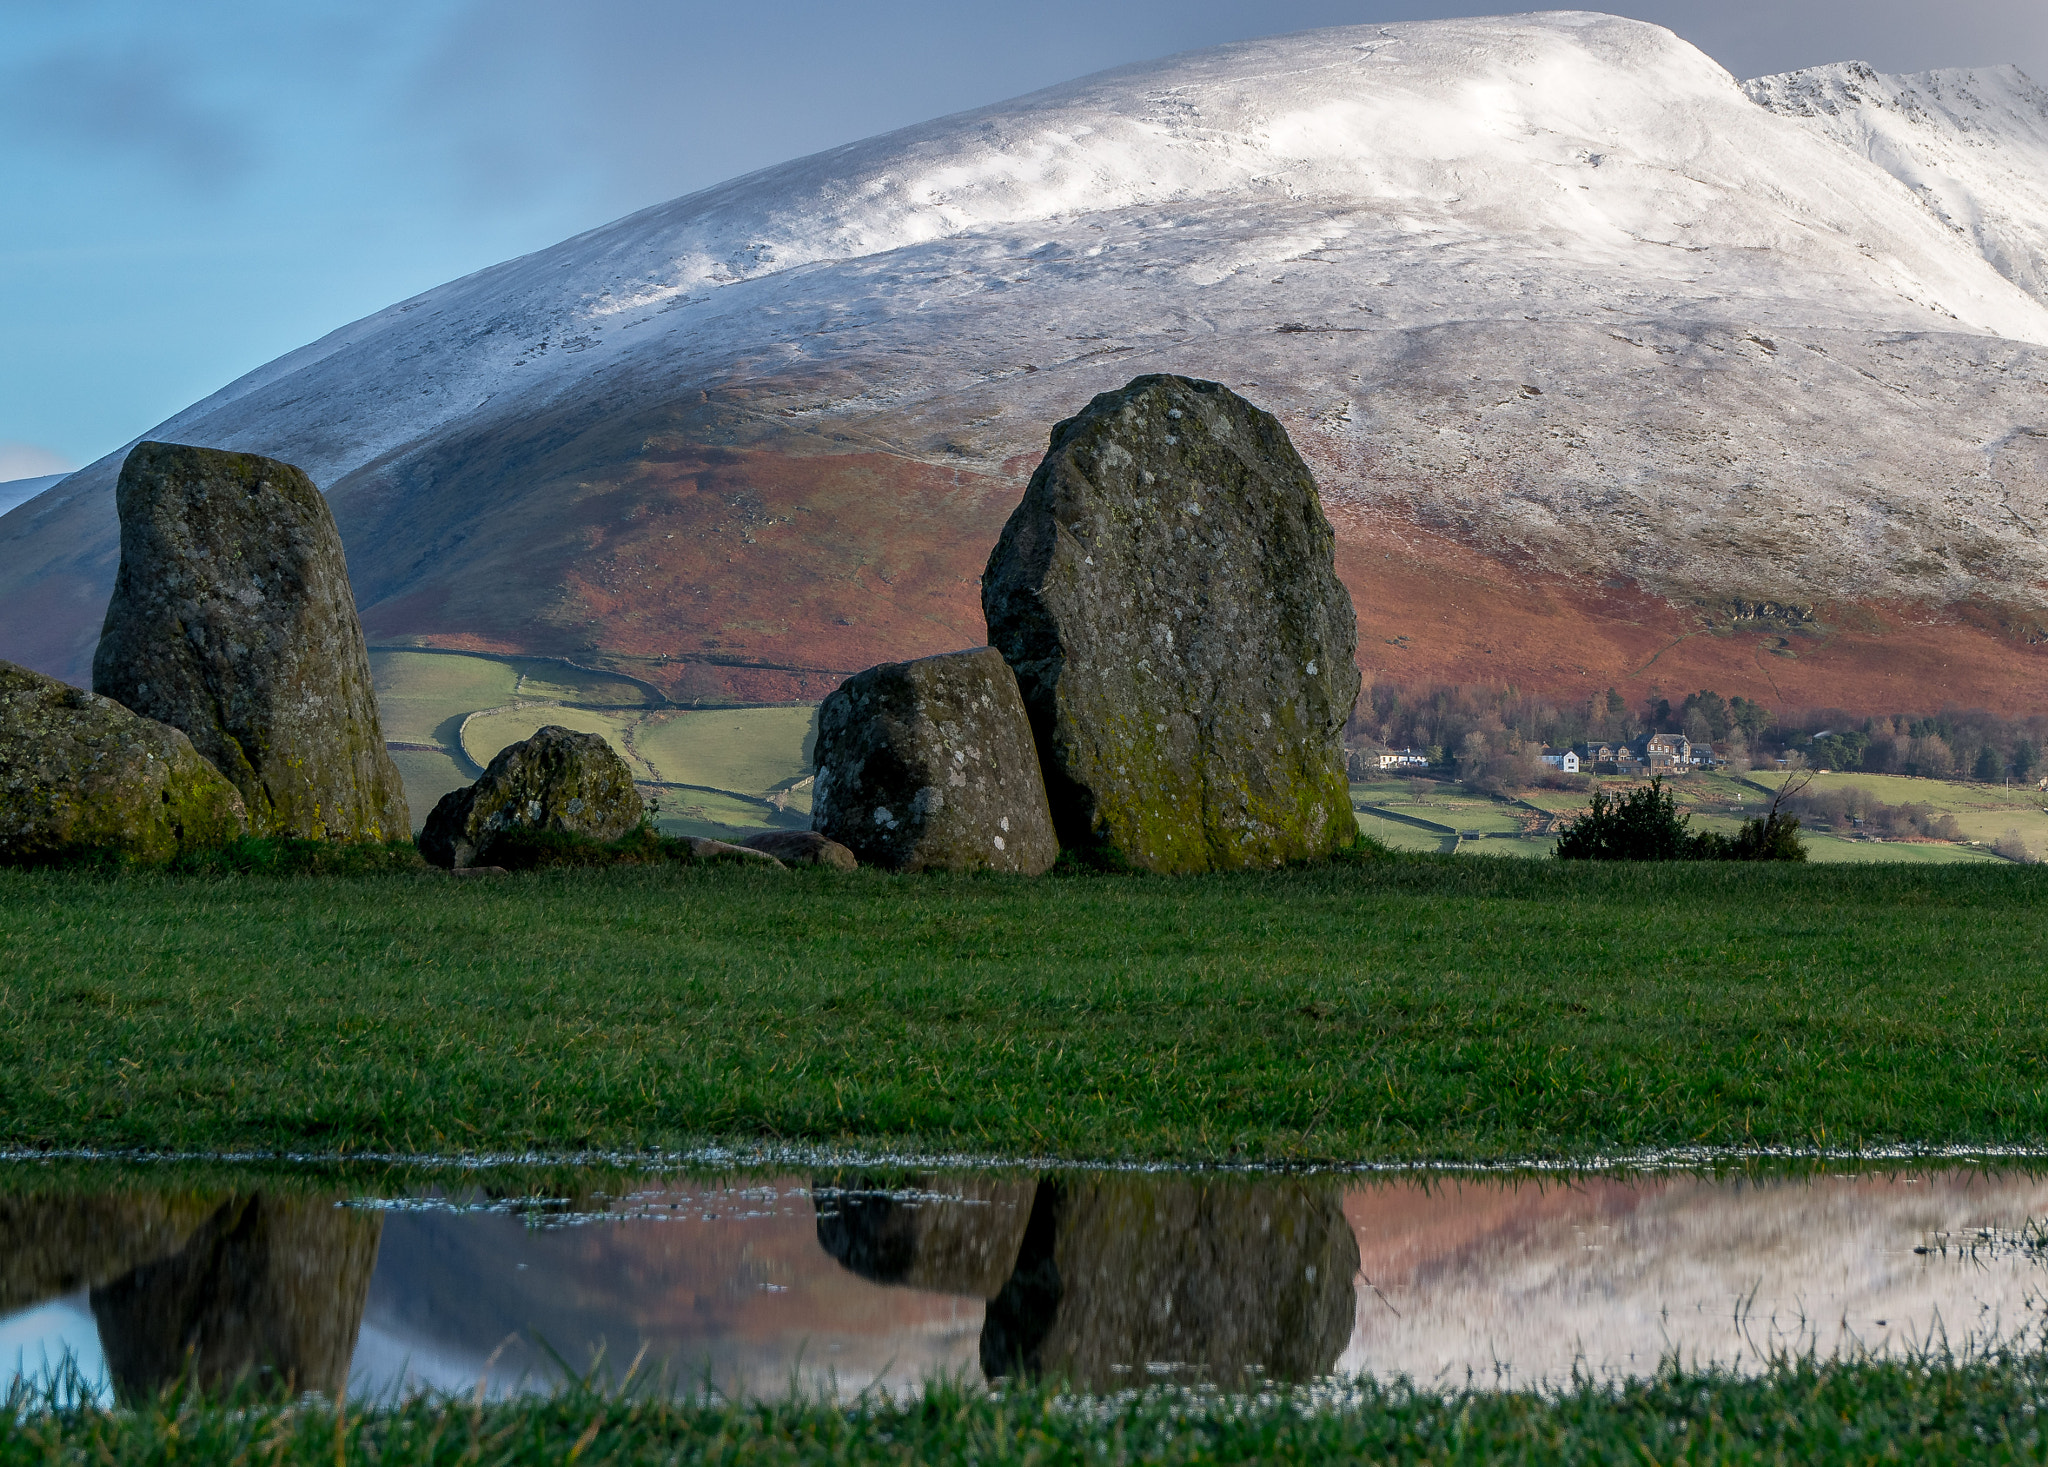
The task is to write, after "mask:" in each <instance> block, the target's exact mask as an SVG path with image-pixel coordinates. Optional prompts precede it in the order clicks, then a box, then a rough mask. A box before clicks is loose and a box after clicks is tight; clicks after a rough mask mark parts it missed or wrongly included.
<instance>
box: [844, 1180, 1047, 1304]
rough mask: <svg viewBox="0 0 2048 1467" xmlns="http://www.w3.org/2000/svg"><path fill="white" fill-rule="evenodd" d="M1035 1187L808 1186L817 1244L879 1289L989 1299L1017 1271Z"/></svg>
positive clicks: (933, 1183)
mask: <svg viewBox="0 0 2048 1467" xmlns="http://www.w3.org/2000/svg"><path fill="white" fill-rule="evenodd" d="M1036 1195H1037V1184H1036V1183H1034V1182H1030V1181H1022V1182H999V1181H990V1180H988V1179H986V1178H977V1177H948V1178H919V1179H917V1180H915V1181H914V1182H911V1183H909V1184H906V1185H899V1186H894V1187H884V1186H880V1185H877V1184H874V1183H870V1182H865V1181H858V1180H857V1181H853V1182H851V1183H844V1184H842V1183H840V1182H838V1181H837V1180H821V1181H818V1182H816V1183H814V1184H813V1185H812V1187H811V1196H812V1199H813V1201H814V1202H815V1204H816V1206H817V1209H818V1246H819V1247H821V1248H823V1249H824V1250H825V1251H826V1252H827V1253H829V1254H831V1255H832V1257H834V1258H836V1259H838V1260H839V1262H840V1263H841V1264H843V1265H844V1266H845V1267H846V1268H847V1269H848V1270H849V1271H850V1272H852V1273H856V1274H858V1275H860V1277H862V1278H864V1279H872V1280H873V1281H874V1282H875V1283H878V1284H900V1285H901V1286H903V1287H904V1288H909V1289H930V1290H932V1291H934V1292H936V1293H941V1294H967V1295H972V1296H973V1297H974V1298H977V1299H993V1298H994V1297H995V1296H996V1295H997V1294H998V1293H999V1292H1000V1291H1001V1290H1002V1287H1003V1285H1004V1284H1005V1283H1006V1282H1007V1281H1008V1280H1009V1278H1010V1275H1011V1274H1012V1273H1014V1272H1015V1271H1016V1266H1017V1249H1018V1247H1019V1246H1020V1245H1021V1244H1022V1242H1023V1239H1024V1227H1025V1224H1026V1223H1028V1222H1029V1221H1030V1220H1031V1204H1032V1201H1033V1199H1034V1198H1035V1197H1036Z"/></svg>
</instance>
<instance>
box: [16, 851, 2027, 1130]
mask: <svg viewBox="0 0 2048 1467" xmlns="http://www.w3.org/2000/svg"><path fill="white" fill-rule="evenodd" d="M2044 897H2048V870H2044V869H2042V868H2033V867H2020V866H2014V865H2010V864H2006V863H2000V864H1997V865H1991V864H1988V863H1987V864H1984V865H1980V866H1968V867H1950V868H1945V869H1943V870H1939V871H1930V870H1921V869H1918V868H1912V867H1900V866H1888V867H1853V866H1834V867H1828V866H1815V867H1805V868H1776V867H1768V866H1764V867H1752V866H1744V865H1740V864H1735V865H1711V866H1701V865H1696V864H1691V863H1673V864H1671V865H1669V866H1661V867H1659V866H1652V867H1631V866H1626V865H1619V864H1617V865H1606V864H1602V863H1562V862H1555V861H1520V860H1510V859H1494V860H1476V859H1470V858H1457V857H1451V858H1433V857H1385V858H1381V859H1378V860H1374V861H1369V862H1366V863H1364V864H1359V865H1332V866H1327V867H1320V868H1311V869H1301V870H1293V871H1285V872H1277V873H1268V874H1246V875H1236V876H1212V877H1198V878H1179V879H1167V878H1149V877H1148V878H1118V877H1102V876H1086V877H1054V878H1042V879H1039V880H1036V881H1032V880H1026V879H1021V878H1009V879H1005V878H997V877H986V876H984V877H957V878H955V877H898V876H890V875H886V874H882V873H877V872H869V871H863V872H857V873H851V874H845V875H842V874H839V873H832V872H823V871H804V872H792V873H777V872H772V871H754V870H745V869H727V868H687V869H686V868H668V869H631V870H610V871H562V872H540V873H532V874H522V875H517V876H512V877H506V878H495V879H493V878H484V879H477V880H469V881H461V882H457V881H453V880H450V879H449V878H447V877H445V876H442V875H439V874H435V873H428V872H420V873H417V874H408V873H393V874H388V875H373V876H354V877H346V878H343V877H298V878H292V879H286V878H280V877H270V876H265V875H261V874H256V875H248V876H239V877H227V878H209V877H192V876H175V875H143V874H137V875H128V876H121V877H118V878H109V877H93V876H84V875H79V874H76V873H62V872H40V873H39V872H5V873H0V1013H4V1014H5V1016H6V1023H5V1024H4V1025H0V1144H6V1145H11V1146H58V1147H77V1146H104V1147H152V1148H157V1147H171V1148H178V1149H220V1148H241V1147H266V1146H275V1147H285V1148H291V1149H307V1148H313V1149H320V1150H329V1151H338V1150H342V1149H362V1148H371V1149H397V1150H404V1151H408V1152H426V1151H434V1152H446V1151H449V1150H452V1149H477V1150H494V1149H504V1148H511V1147H522V1148H523V1147H537V1148H540V1149H541V1150H544V1151H548V1152H553V1153H562V1152H568V1151H573V1150H577V1149H579V1148H586V1147H592V1148H625V1149H633V1148H670V1147H681V1146H686V1145H689V1144H692V1143H696V1142H702V1141H706V1140H713V1139H716V1140H728V1141H729V1140H735V1139H737V1140H759V1141H763V1142H770V1143H774V1142H803V1143H829V1144H833V1145H851V1146H857V1147H862V1148H869V1149H886V1148H904V1149H916V1150H920V1151H954V1150H965V1151H971V1152H975V1153H981V1154H996V1155H1013V1156H1014V1155H1059V1156H1067V1157H1095V1158H1113V1157H1123V1158H1181V1159H1220V1158H1231V1157H1242V1158H1262V1159H1278V1160H1315V1159H1334V1160H1345V1161H1350V1160H1360V1159H1368V1158H1372V1159H1398V1158H1415V1157H1463V1158H1511V1157H1533V1156H1554V1157H1585V1156H1589V1155H1594V1154H1601V1153H1609V1154H1611V1153H1612V1152H1614V1151H1616V1150H1624V1151H1626V1150H1635V1149H1641V1148H1650V1147H1660V1146H1671V1145H1685V1144H1691V1143H1701V1144H1709V1145H1749V1144H1758V1143H1770V1144H1774V1145H1788V1146H1797V1145H1809V1144H1824V1145H1828V1146H1838V1147H1853V1146H1857V1145H1859V1144H1865V1143H1879V1142H1886V1143H1889V1142H1904V1143H1928V1144H1941V1145H1947V1144H1961V1143H1980V1144H1994V1143H2034V1142H2038V1141H2039V1140H2040V1138H2041V1137H2042V1136H2043V1134H2044V1133H2048V1079H2044V1075H2048V1069H2044V1066H2043V1059H2044V1056H2048V965H2043V964H2042V963H2041V961H2040V956H2039V955H2040V953H2041V951H2042V950H2043V946H2044V941H2048V901H2044V900H2043V898H2044Z"/></svg>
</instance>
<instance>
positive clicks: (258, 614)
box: [92, 443, 412, 840]
mask: <svg viewBox="0 0 2048 1467" xmlns="http://www.w3.org/2000/svg"><path fill="white" fill-rule="evenodd" d="M115 502H116V505H117V506H118V508H119V510H120V515H121V566H120V569H119V570H118V571H117V572H116V574H115V577H114V599H113V601H112V602H111V603H110V604H109V605H108V607H107V620H106V625H105V627H104V628H103V629H102V630H101V632H100V645H99V650H98V651H97V652H95V653H94V654H93V661H92V682H93V688H94V690H95V691H97V692H100V693H103V694H105V695H106V696H107V697H109V698H112V699H114V700H116V701H117V702H119V703H122V704H124V705H125V706H127V707H129V708H132V709H134V710H135V711H136V712H137V713H140V714H142V715H143V716H144V717H146V718H154V719H156V720H158V721H159V722H162V723H168V724H170V725H171V726H172V727H173V728H178V729H183V730H184V731H185V733H186V735H187V736H189V737H190V738H191V740H192V743H193V746H194V747H195V748H197V749H198V750H199V752H200V753H201V754H203V755H205V756H206V757H207V758H208V759H210V760H212V761H213V764H214V766H215V767H216V768H218V769H219V770H220V772H221V773H222V774H225V775H226V776H227V777H228V779H229V780H230V781H231V782H233V784H234V785H235V787H236V788H237V789H239V790H240V791H241V792H242V802H243V803H244V804H245V805H246V806H247V807H248V812H249V823H250V824H251V826H253V827H254V828H255V830H256V832H257V833H258V834H259V835H292V836H306V837H311V838H314V839H325V840H390V839H398V838H403V837H404V836H406V835H407V834H409V833H410V832H411V830H412V822H411V817H410V816H409V815H408V813H407V811H406V808H405V790H404V787H403V785H402V784H401V783H400V781H399V777H398V768H397V766H396V765H394V764H393V763H392V762H391V756H390V754H389V753H387V752H386V751H385V748H384V734H383V730H382V727H381V726H380V724H379V722H378V719H377V700H376V698H375V696H374V695H373V693H372V692H371V687H370V658H369V653H368V651H367V650H366V649H365V647H364V645H363V629H362V625H361V623H360V622H359V621H358V620H357V619H356V603H355V597H354V595H353V594H352V593H351V592H350V590H349V584H348V563H347V561H346V560H345V559H344V558H343V556H342V550H341V536H340V535H339V534H338V533H337V532H336V530H335V528H334V517H333V515H331V514H329V513H328V510H327V501H326V499H325V498H323V497H322V496H321V494H320V491H319V490H318V489H316V488H314V487H313V481H312V480H311V479H308V478H307V477H306V476H305V474H304V473H302V472H301V471H299V470H298V469H295V468H293V467H292V466H291V465H290V464H283V463H279V462H277V461H276V460H275V459H268V458H259V457H258V456H257V455H255V454H253V453H225V452H222V451H220V450H218V449H212V448H186V447H182V446H180V445H177V444H170V443H141V444H138V445H136V447H135V449H134V450H133V451H132V452H131V453H130V454H129V455H128V460H127V462H126V463H125V464H123V465H122V467H121V482H120V488H119V490H118V492H117V495H116V501H115Z"/></svg>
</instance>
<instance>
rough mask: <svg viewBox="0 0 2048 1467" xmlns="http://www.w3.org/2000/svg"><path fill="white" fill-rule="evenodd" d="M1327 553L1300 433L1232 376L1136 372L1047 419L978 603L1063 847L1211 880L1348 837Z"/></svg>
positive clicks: (1344, 667)
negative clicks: (1034, 748)
mask: <svg viewBox="0 0 2048 1467" xmlns="http://www.w3.org/2000/svg"><path fill="white" fill-rule="evenodd" d="M1335 548H1336V539H1335V536H1334V534H1333V533H1332V531H1331V529H1330V522H1329V521H1328V520H1327V519H1326V518H1324V516H1323V509H1322V502H1321V500H1320V498H1319V497H1318V496H1317V493H1316V486H1315V480H1314V479H1313V478H1312V477H1311V476H1310V474H1309V471H1308V467H1307V466H1306V465H1305V464H1303V463H1302V461H1301V457H1300V455H1299V454H1297V453H1296V452H1295V451H1294V445H1293V444H1292V443H1290V442H1289V441H1288V438H1287V430H1286V429H1284V428H1282V427H1281V426H1280V423H1279V421H1278V420H1277V419H1276V418H1274V417H1273V415H1272V414H1270V413H1267V412H1263V411H1261V410H1260V409H1258V408H1256V407H1253V406H1252V405H1251V404H1250V403H1248V402H1246V401H1245V400H1244V399H1243V398H1241V397H1239V396H1238V395H1237V394H1236V393H1234V392H1231V391H1230V390H1229V389H1227V388H1225V387H1223V386H1222V385H1220V384H1218V383H1215V382H1197V381H1192V380H1190V379H1188V378H1185V377H1167V376H1151V377H1140V378H1138V379H1136V380H1135V381H1133V382H1132V383H1131V384H1130V385H1129V386H1127V387H1125V388H1124V389H1123V390H1122V391H1120V392H1106V393H1103V394H1102V395H1101V396H1099V397H1097V398H1096V399H1095V400H1094V401H1093V402H1091V403H1089V404H1088V406H1087V408H1086V409H1085V410H1083V411H1082V412H1081V413H1080V414H1079V415H1078V416H1076V417H1072V418H1069V419H1067V420H1066V421H1065V422H1063V423H1061V424H1059V425H1058V426H1057V427H1055V428H1054V429H1053V431H1052V446H1051V448H1050V450H1049V451H1048V452H1047V454H1046V456H1045V459H1044V461H1043V462H1042V463H1041V464H1040V465H1039V466H1038V472H1037V473H1036V474H1034V475H1033V476H1032V479H1031V485H1030V487H1029V488H1028V489H1027V490H1025V493H1024V501H1023V503H1022V504H1020V505H1018V507H1017V511H1016V513H1014V514H1013V515H1011V516H1010V521H1009V523H1008V524H1007V525H1005V526H1004V528H1003V533H1002V538H1001V539H1000V540H999V541H998V542H997V544H996V548H995V551H994V553H993V554H991V555H990V557H989V562H988V570H987V572H986V573H985V574H984V575H983V577H982V592H981V599H982V609H983V611H984V613H985V614H986V615H987V617H988V639H989V642H990V643H991V644H992V645H993V646H995V647H997V648H998V649H1000V650H1001V652H1002V654H1003V656H1004V657H1005V658H1007V659H1008V660H1009V663H1010V666H1011V667H1012V668H1013V669H1015V671H1016V674H1017V682H1018V686H1019V687H1020V688H1021V690H1022V692H1023V695H1024V703H1025V706H1026V708H1028V709H1029V710H1030V714H1031V724H1032V730H1033V732H1034V734H1035V735H1036V737H1037V740H1038V749H1039V758H1040V762H1041V764H1042V765H1043V767H1044V770H1045V781H1046V793H1047V795H1048V796H1049V798H1050V800H1051V803H1052V812H1053V820H1054V823H1055V825H1056V826H1057V828H1058V830H1059V835H1060V841H1061V843H1062V844H1063V845H1066V846H1070V847H1073V848H1075V849H1077V850H1080V851H1083V852H1094V853H1098V854H1099V855H1100V856H1102V857H1104V858H1108V859H1112V860H1120V861H1125V862H1129V863H1131V864H1134V865H1137V866H1140V867H1144V868H1147V869H1150V870H1154V871H1204V870H1227V869H1232V868H1238V867H1247V866H1272V865H1278V864H1280V863H1282V862H1286V861H1290V860H1301V859H1305V858H1312V857H1316V856H1321V855H1325V854H1327V853H1329V852H1330V851H1332V850H1334V849H1336V848H1338V847H1339V846H1342V845H1346V844H1348V843H1350V842H1351V841H1352V840H1354V839H1356V834H1357V831H1356V826H1355V825H1354V823H1353V820H1352V815H1351V801H1350V795H1349V790H1348V787H1347V785H1346V782H1345V778H1344V749H1343V741H1342V735H1343V729H1344V724H1345V721H1346V720H1347V719H1348V718H1349V717H1350V715H1351V707H1352V704H1353V702H1354V701H1355V700H1356V699H1357V697H1358V684H1359V676H1358V667H1357V664H1356V660H1355V658H1356V652H1357V641H1358V637H1357V628H1356V624H1355V622H1354V620H1353V617H1352V610H1351V598H1350V595H1349V594H1348V593H1347V592H1346V591H1345V589H1344V586H1343V584H1342V582H1340V581H1339V580H1338V579H1337V572H1336V565H1335Z"/></svg>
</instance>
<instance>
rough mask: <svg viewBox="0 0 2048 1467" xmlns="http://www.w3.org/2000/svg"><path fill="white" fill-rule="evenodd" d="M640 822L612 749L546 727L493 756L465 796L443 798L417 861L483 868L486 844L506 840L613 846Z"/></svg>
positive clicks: (636, 800) (590, 737)
mask: <svg viewBox="0 0 2048 1467" xmlns="http://www.w3.org/2000/svg"><path fill="white" fill-rule="evenodd" d="M641 815H642V805H641V801H640V792H639V791H638V790H636V789H634V788H633V774H632V771H631V770H629V769H628V768H627V767H626V761H625V760H623V759H621V758H620V757H619V756H618V755H617V754H616V753H615V752H613V750H612V746H611V745H610V744H607V743H606V742H605V741H604V740H603V739H602V738H600V737H599V736H598V735H596V734H591V733H577V732H575V731H574V730H573V729H566V728H562V727H561V726H559V725H557V724H552V723H551V724H549V725H547V726H546V727H545V728H542V729H540V730H538V731H537V732H536V733H535V734H534V736H533V737H532V738H530V739H528V740H526V741H525V742H524V743H520V744H512V745H510V746H508V747H506V748H503V749H500V750H499V751H498V756H497V757H496V758H495V759H493V760H491V766H490V768H488V769H486V770H485V771H484V777H483V778H482V779H479V780H478V781H477V782H476V783H475V784H473V785H471V786H470V787H469V788H468V789H463V790H451V791H449V792H448V793H447V794H445V795H443V796H442V797H441V802H440V803H439V804H438V805H436V806H434V811H433V813H432V814H431V815H429V816H428V817H427V824H426V828H425V829H423V830H422V831H421V832H420V838H419V843H420V854H421V855H423V856H425V857H426V858H427V859H428V860H429V861H431V862H433V863H434V864H435V865H436V866H448V867H461V866H483V865H488V864H490V862H489V860H488V857H489V854H490V848H491V843H492V841H494V840H496V839H497V838H498V837H499V836H501V835H504V834H507V833H511V832H553V833H557V834H561V835H576V836H583V837H585V838H586V839H589V840H595V841H613V840H617V839H619V837H621V836H623V835H624V834H625V833H626V832H627V831H629V830H631V829H633V827H634V826H636V825H638V824H639V823H640V819H641Z"/></svg>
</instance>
